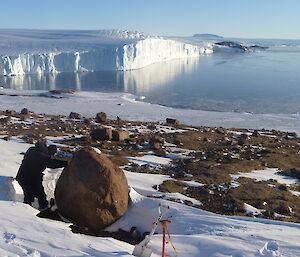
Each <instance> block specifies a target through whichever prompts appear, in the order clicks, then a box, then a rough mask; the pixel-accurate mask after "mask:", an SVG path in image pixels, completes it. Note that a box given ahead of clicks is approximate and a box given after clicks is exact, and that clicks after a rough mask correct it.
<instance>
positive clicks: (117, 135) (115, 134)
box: [112, 130, 129, 141]
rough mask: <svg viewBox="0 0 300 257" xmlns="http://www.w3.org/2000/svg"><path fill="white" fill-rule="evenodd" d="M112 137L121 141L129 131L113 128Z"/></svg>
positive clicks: (126, 137)
mask: <svg viewBox="0 0 300 257" xmlns="http://www.w3.org/2000/svg"><path fill="white" fill-rule="evenodd" d="M112 137H113V140H114V141H123V140H125V139H128V138H129V132H128V131H127V130H113V132H112Z"/></svg>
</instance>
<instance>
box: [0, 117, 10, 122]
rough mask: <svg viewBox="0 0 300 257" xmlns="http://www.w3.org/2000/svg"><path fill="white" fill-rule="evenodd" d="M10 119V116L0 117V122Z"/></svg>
mask: <svg viewBox="0 0 300 257" xmlns="http://www.w3.org/2000/svg"><path fill="white" fill-rule="evenodd" d="M10 121H11V116H7V117H3V118H0V123H8V122H10Z"/></svg>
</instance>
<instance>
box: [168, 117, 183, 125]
mask: <svg viewBox="0 0 300 257" xmlns="http://www.w3.org/2000/svg"><path fill="white" fill-rule="evenodd" d="M166 123H168V124H173V125H178V124H179V123H180V122H179V120H176V119H171V118H167V119H166Z"/></svg>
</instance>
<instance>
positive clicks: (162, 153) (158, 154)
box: [154, 149, 167, 157]
mask: <svg viewBox="0 0 300 257" xmlns="http://www.w3.org/2000/svg"><path fill="white" fill-rule="evenodd" d="M154 153H155V155H157V156H159V157H166V156H167V152H166V151H165V150H163V149H158V150H156V151H155V152H154Z"/></svg>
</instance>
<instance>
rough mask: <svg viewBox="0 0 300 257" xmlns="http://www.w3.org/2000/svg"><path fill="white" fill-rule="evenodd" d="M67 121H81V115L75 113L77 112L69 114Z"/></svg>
mask: <svg viewBox="0 0 300 257" xmlns="http://www.w3.org/2000/svg"><path fill="white" fill-rule="evenodd" d="M69 119H78V120H81V119H82V115H81V114H80V113H77V112H71V113H70V114H69Z"/></svg>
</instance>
